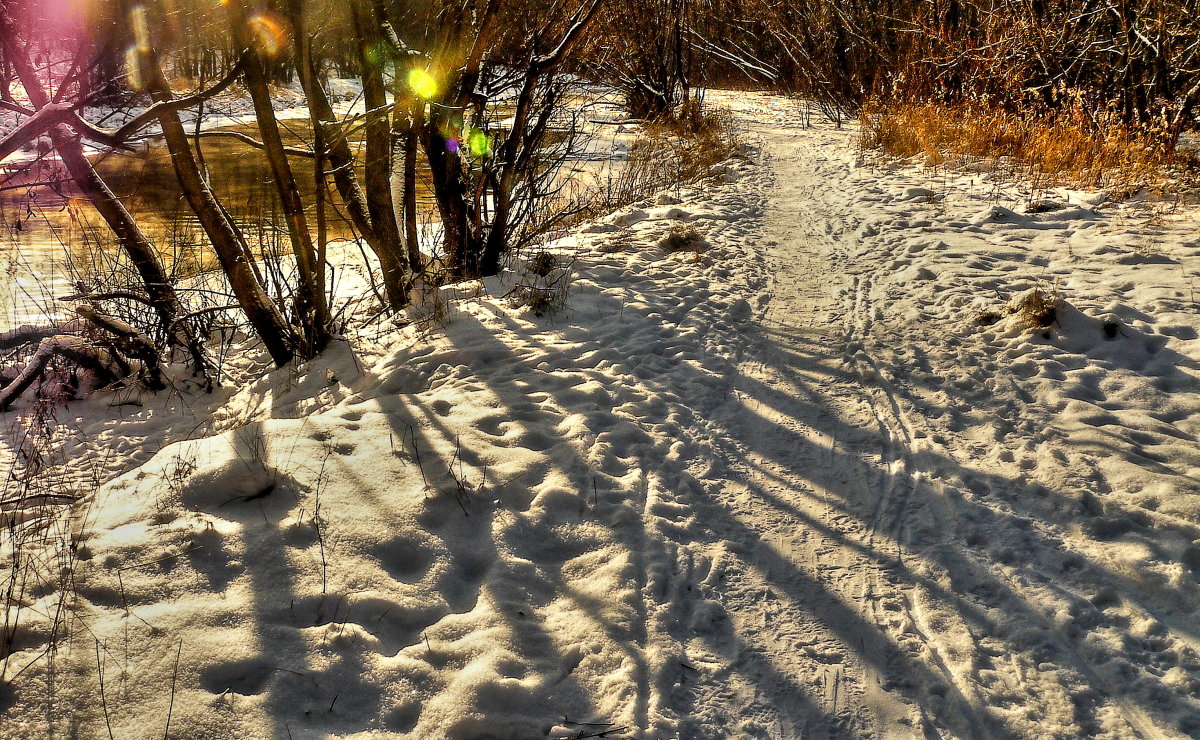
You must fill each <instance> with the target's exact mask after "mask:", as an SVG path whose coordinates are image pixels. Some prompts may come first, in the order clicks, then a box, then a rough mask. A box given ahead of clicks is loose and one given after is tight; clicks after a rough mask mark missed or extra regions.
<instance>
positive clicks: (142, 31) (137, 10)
mask: <svg viewBox="0 0 1200 740" xmlns="http://www.w3.org/2000/svg"><path fill="white" fill-rule="evenodd" d="M129 21H130V25H131V26H133V45H134V47H136V48H137V49H138V50H139V51H149V50H150V48H151V47H150V22H149V21H148V20H147V19H146V6H145V5H135V6H133V9H132V10H130V11H129Z"/></svg>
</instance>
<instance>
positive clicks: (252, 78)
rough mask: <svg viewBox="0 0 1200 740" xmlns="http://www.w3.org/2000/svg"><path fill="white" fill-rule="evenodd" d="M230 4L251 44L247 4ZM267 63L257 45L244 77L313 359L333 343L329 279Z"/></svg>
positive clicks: (237, 36) (239, 39) (239, 38)
mask: <svg viewBox="0 0 1200 740" xmlns="http://www.w3.org/2000/svg"><path fill="white" fill-rule="evenodd" d="M227 7H228V8H229V14H230V18H231V25H232V26H233V37H234V40H235V42H236V43H237V44H238V45H239V46H240V47H242V48H247V47H249V46H250V44H249V40H248V39H247V38H246V33H245V30H244V29H245V26H246V12H245V8H244V7H243V6H242V5H241V3H240V2H231V3H228V4H227ZM266 64H267V60H266V59H265V58H264V54H263V53H262V52H260V51H258V50H255V49H253V48H251V49H250V51H249V52H248V59H247V60H246V66H245V72H244V76H245V80H246V88H247V90H249V92H250V99H251V101H252V102H253V104H254V114H255V118H256V119H257V121H258V130H259V133H260V134H261V136H262V143H263V149H264V150H265V152H266V155H267V162H268V164H269V165H270V167H271V178H272V179H273V180H274V181H275V188H276V191H277V192H278V193H279V202H280V203H281V205H282V207H283V212H284V216H285V218H286V219H287V229H288V237H289V238H290V240H291V244H292V254H293V255H295V258H296V271H297V272H298V273H299V277H300V286H299V288H298V289H297V290H296V296H295V314H296V315H295V320H296V321H298V322H299V324H300V331H301V335H302V336H303V337H304V346H303V348H302V349H301V354H302V355H304V356H306V357H311V356H313V355H315V354H316V353H318V352H320V351H321V350H323V349H324V348H325V346H326V345H327V344H328V343H329V326H330V319H329V308H328V306H326V305H325V286H324V284H323V282H322V283H318V282H317V272H318V270H317V266H316V254H315V250H314V249H313V243H312V234H311V233H309V230H308V219H307V218H306V217H305V214H304V203H303V201H302V200H301V198H300V189H299V188H298V187H297V186H296V178H295V176H294V175H293V174H292V167H291V164H290V163H289V162H288V158H287V153H286V152H285V151H284V146H283V138H282V137H281V136H280V134H279V122H278V121H277V120H276V119H275V108H274V106H273V105H272V104H271V91H270V90H269V89H268V87H267V69H266Z"/></svg>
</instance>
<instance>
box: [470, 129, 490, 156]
mask: <svg viewBox="0 0 1200 740" xmlns="http://www.w3.org/2000/svg"><path fill="white" fill-rule="evenodd" d="M467 147H468V148H469V149H470V151H471V154H473V155H475V156H476V157H486V156H487V155H489V154H491V153H492V139H491V137H490V136H488V135H487V134H486V133H484V132H483V131H480V130H478V129H476V130H474V131H472V132H471V135H470V136H468V137H467Z"/></svg>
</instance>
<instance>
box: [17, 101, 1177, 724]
mask: <svg viewBox="0 0 1200 740" xmlns="http://www.w3.org/2000/svg"><path fill="white" fill-rule="evenodd" d="M713 98H714V99H715V100H716V102H717V103H718V104H720V105H726V106H728V107H730V108H731V109H733V110H734V112H735V114H736V115H737V116H738V117H739V120H741V121H742V122H743V124H744V125H745V127H746V129H747V131H746V139H747V143H748V145H749V146H748V150H747V152H745V155H746V156H741V157H737V158H735V159H734V160H731V162H730V163H729V164H728V165H726V166H724V167H723V168H722V170H721V171H720V172H718V173H717V174H718V175H719V177H717V178H714V180H713V181H711V182H707V183H705V184H703V185H701V186H687V187H680V188H676V189H672V191H670V192H663V193H660V194H657V195H656V196H654V197H653V198H650V199H648V200H646V201H644V202H641V203H638V204H636V205H634V206H631V207H629V208H626V209H624V210H622V211H620V212H618V213H616V214H612V215H611V216H609V217H606V218H605V219H601V220H600V221H599V222H597V223H595V224H591V225H588V226H586V227H584V228H583V229H581V231H580V233H578V234H576V235H572V236H569V237H567V238H566V239H564V240H563V241H562V242H561V243H560V244H559V245H558V246H559V247H560V248H561V250H562V253H563V254H564V255H570V256H571V257H572V258H573V259H574V260H575V261H574V262H573V263H572V266H571V267H569V268H568V267H564V268H562V270H563V271H565V272H567V273H569V274H571V275H573V283H572V285H571V289H570V292H569V295H568V300H567V306H566V308H565V310H564V311H562V312H561V313H559V314H556V315H553V316H535V315H533V314H532V313H530V312H529V311H528V310H526V309H523V308H519V307H516V306H513V305H512V304H511V302H510V301H508V300H505V299H504V298H503V296H504V295H505V294H506V293H507V292H508V290H509V289H511V287H512V282H511V281H512V279H513V275H511V274H510V275H507V276H505V277H503V278H501V279H496V280H490V281H489V282H488V283H487V284H485V285H476V284H469V285H464V286H458V287H456V288H448V289H447V290H446V294H447V295H452V296H453V300H451V302H450V304H449V308H448V309H447V311H446V313H445V315H444V318H443V319H442V320H441V322H440V323H438V324H437V325H435V326H430V327H426V328H425V329H422V328H420V327H417V326H409V327H407V328H404V329H395V328H388V327H386V326H384V325H382V324H375V325H371V326H368V327H365V328H364V329H362V330H361V331H359V332H358V333H356V334H355V335H353V336H351V337H349V338H348V340H347V341H346V342H338V343H336V344H335V345H334V346H333V347H332V348H331V349H330V350H329V351H328V352H326V353H325V354H324V355H323V356H322V357H321V358H319V359H318V360H316V361H314V362H313V363H312V364H311V365H310V366H309V367H306V368H292V367H289V368H285V369H283V370H277V371H268V370H265V369H262V370H260V371H258V372H255V373H253V376H254V377H253V379H252V380H250V381H248V382H247V383H246V384H245V385H243V386H239V387H230V388H228V389H225V391H224V392H223V393H224V395H214V396H203V397H200V396H196V395H194V394H191V393H189V392H187V391H183V392H170V393H163V394H158V395H149V394H143V395H141V396H140V397H137V395H136V392H135V391H133V390H130V391H125V392H122V394H120V395H114V394H97V395H96V396H95V398H93V399H92V400H89V401H86V402H79V403H75V404H73V405H72V406H71V407H70V412H69V413H67V412H66V411H64V412H63V413H62V414H60V420H61V422H62V424H63V429H64V430H65V431H66V433H65V434H64V435H63V436H64V439H65V440H66V441H65V443H64V445H65V446H64V448H63V449H62V450H61V455H62V457H61V459H64V460H73V461H78V462H79V463H81V464H78V465H74V466H73V468H75V469H77V470H78V471H79V477H80V480H79V481H76V484H77V488H72V489H71V490H68V488H69V486H67V481H66V479H65V478H64V480H63V481H57V480H51V481H50V484H52V487H53V490H54V492H56V493H59V494H62V493H66V494H69V496H70V497H74V498H76V499H77V500H78V506H76V507H75V508H74V510H73V511H74V512H75V514H74V516H75V519H74V520H73V521H72V526H71V529H70V534H69V536H67V535H63V536H61V537H58V538H57V539H55V538H49V539H48V541H47V543H46V544H45V545H44V547H45V548H46V550H47V554H45V555H44V556H43V557H40V558H37V559H34V560H32V561H31V560H30V559H29V558H28V557H25V556H23V558H22V559H21V560H20V561H19V562H20V563H29V562H34V563H44V564H46V566H45V569H44V572H43V573H40V574H39V573H38V572H36V571H37V569H36V568H33V567H31V566H26V568H25V570H24V571H22V573H23V574H25V575H22V578H26V577H28V580H27V581H24V582H23V583H24V584H25V585H23V586H22V588H23V589H25V593H27V594H28V597H27V598H26V599H25V601H23V602H22V611H21V620H20V622H19V627H18V628H17V629H16V631H15V634H14V636H13V644H14V645H16V646H17V647H16V652H15V653H14V657H13V659H12V660H10V661H9V664H8V667H7V673H6V676H11V675H13V674H16V673H18V672H19V673H21V680H20V682H18V683H16V684H14V685H13V688H12V689H11V690H9V689H7V688H6V689H5V690H4V691H0V712H2V713H4V715H5V721H4V724H3V725H0V737H3V738H4V739H5V740H9V738H14V739H15V738H31V739H32V738H44V737H57V736H69V735H72V734H73V735H78V736H85V737H107V736H108V735H109V731H110V728H111V733H112V735H113V736H114V737H122V738H152V737H163V735H164V722H165V720H166V717H167V715H168V713H170V716H171V725H170V732H169V733H167V734H168V735H169V736H170V737H178V738H189V739H192V738H214V739H215V738H220V739H222V740H225V739H227V738H246V739H247V740H266V739H267V738H280V737H291V738H296V739H297V740H299V739H300V738H328V737H338V738H375V737H389V738H390V737H401V738H410V739H411V740H431V739H436V738H454V739H455V740H457V739H461V740H479V739H481V738H506V739H508V740H512V739H514V738H516V739H519V740H526V739H527V738H528V739H530V740H532V739H534V738H545V737H550V738H556V739H558V740H562V739H564V738H570V737H587V736H589V735H590V736H597V735H598V734H599V733H603V734H604V736H605V737H611V738H635V739H636V740H666V739H668V738H681V739H688V740H693V739H694V740H702V739H703V740H707V739H710V738H711V739H712V740H717V739H724V738H756V739H761V740H767V739H770V740H793V739H799V738H947V739H948V738H959V739H962V740H975V739H976V738H985V739H986V738H992V739H994V740H1001V739H1002V738H1024V739H1027V740H1028V739H1033V738H1038V739H1040V738H1064V739H1065V738H1077V737H1107V738H1127V737H1141V738H1147V739H1153V738H1174V737H1189V736H1190V737H1200V702H1198V701H1197V696H1200V655H1198V652H1200V617H1198V615H1200V582H1198V574H1200V444H1198V442H1197V440H1198V437H1200V383H1198V382H1197V374H1198V372H1197V370H1198V368H1200V364H1198V363H1197V358H1198V357H1200V332H1198V331H1197V323H1198V322H1197V319H1196V309H1197V302H1196V295H1197V294H1196V292H1195V291H1194V290H1193V284H1194V282H1195V281H1196V279H1197V278H1198V277H1200V272H1198V268H1200V241H1197V239H1196V236H1195V235H1196V233H1197V226H1198V224H1200V210H1197V209H1194V208H1186V207H1182V208H1178V209H1174V210H1160V211H1157V212H1156V211H1154V210H1147V209H1145V208H1144V207H1142V206H1139V205H1138V204H1137V203H1136V202H1133V203H1128V204H1109V205H1104V206H1102V207H1096V206H1097V204H1098V199H1097V198H1096V197H1095V196H1094V195H1088V194H1081V193H1067V192H1062V193H1057V194H1053V197H1054V198H1055V199H1057V201H1058V202H1056V203H1050V202H1040V203H1037V205H1036V207H1033V208H1029V207H1027V206H1029V205H1030V204H1032V203H1035V199H1032V198H1029V197H1027V196H1025V195H1022V194H1021V193H1020V192H1018V191H1017V190H1016V189H1015V187H1013V186H1005V185H1002V184H1000V185H998V184H995V183H991V182H985V181H984V178H983V176H981V175H978V174H975V175H972V174H970V173H959V174H954V173H951V172H946V171H938V172H929V171H925V170H922V169H920V168H917V167H915V166H909V165H902V164H880V163H872V162H871V161H869V160H868V161H860V155H859V154H858V153H857V152H856V150H855V147H854V136H853V133H852V132H850V131H839V130H836V129H834V128H832V127H830V126H828V125H817V126H815V127H813V128H807V127H805V126H803V125H802V120H801V118H800V116H799V115H798V110H797V107H796V106H795V104H793V103H789V102H787V101H784V100H781V99H778V98H773V97H769V96H761V95H751V94H742V93H738V94H733V93H726V94H716V93H714V94H713ZM1039 195H1040V194H1039ZM678 228H695V229H696V230H697V232H698V233H699V234H700V235H701V236H702V237H703V238H704V240H705V241H706V242H707V248H706V249H705V250H703V251H702V252H697V253H690V252H671V251H669V250H668V249H665V248H663V247H661V246H660V245H661V244H662V243H663V241H662V240H663V238H664V237H665V236H666V235H667V234H669V233H670V232H671V231H672V230H674V229H678ZM353 269H354V268H353V266H348V267H347V270H346V271H344V272H343V279H344V280H346V281H347V283H353V280H354V278H353V276H352V275H350V274H349V273H350V272H352V271H353ZM519 270H520V266H519V265H518V274H517V277H518V279H520V280H529V279H531V278H530V276H529V275H524V276H521V275H520V274H519ZM553 274H559V273H553ZM1034 286H1042V287H1044V288H1046V289H1047V290H1055V291H1057V293H1058V295H1059V296H1060V297H1061V298H1062V299H1063V303H1062V304H1061V305H1060V306H1059V307H1058V310H1057V312H1056V316H1055V320H1054V322H1052V323H1051V324H1050V325H1049V326H1047V327H1044V328H1039V329H1036V330H1035V329H1032V328H1030V327H1027V326H1024V325H1022V323H1021V316H1020V315H1007V314H1005V312H1004V310H1003V309H1004V305H1005V303H1006V302H1007V301H1008V300H1009V298H1010V297H1012V296H1014V295H1017V294H1020V293H1021V292H1022V291H1025V290H1027V289H1029V288H1032V287H1034ZM255 351H256V350H254V349H253V348H252V347H251V348H249V349H247V350H245V352H246V356H245V357H242V358H239V360H238V361H239V362H241V363H243V364H242V365H241V366H240V367H242V369H243V370H245V371H246V372H247V374H251V373H250V368H252V363H253V361H254V354H253V353H254V352H255ZM235 355H236V353H235ZM260 361H261V358H260ZM266 364H267V363H263V367H265V366H266ZM21 418H22V417H19V416H18V417H15V419H14V422H13V423H14V429H16V425H18V424H19V423H20V420H21ZM0 442H3V444H0V458H3V459H2V460H0V462H4V460H7V459H8V458H11V457H14V456H17V455H19V454H21V453H20V450H18V449H17V446H18V442H19V440H18V438H17V436H16V435H15V434H10V435H8V436H6V437H4V438H0ZM5 464H6V465H7V464H8V463H5ZM84 473H86V475H84ZM22 500H23V499H9V498H7V497H6V500H5V501H4V502H3V508H0V513H2V514H4V515H5V516H9V515H10V514H11V515H12V516H13V518H14V521H22V520H23V519H26V518H27V519H29V520H30V521H31V522H33V524H31V525H30V527H29V528H28V531H29V532H32V533H34V534H36V533H37V532H38V531H39V530H38V529H37V527H36V522H37V521H38V518H37V517H38V512H37V511H31V510H27V509H23V508H21V507H22V506H23V504H22V503H21V501H22ZM56 500H62V499H61V498H60V499H56ZM13 501H15V502H16V503H13ZM14 507H16V508H14ZM14 531H15V530H14ZM22 531H25V530H22ZM6 558H8V556H7V555H6V554H5V553H3V552H0V566H2V565H4V564H5V563H8V564H10V565H14V567H13V568H12V570H11V572H14V573H15V572H17V571H16V568H15V563H17V562H18V561H17V560H13V559H11V558H8V559H6ZM61 563H68V564H69V572H70V575H71V578H70V579H67V578H65V577H64V576H62V573H63V572H67V571H64V570H60V568H59V564H61ZM0 572H4V571H3V569H2V568H0ZM38 575H40V576H41V577H42V579H43V580H41V581H40V582H36V583H35V581H36V578H35V576H38ZM68 581H69V583H68ZM64 613H65V614H67V615H68V616H67V617H66V618H65V619H60V617H59V615H60V614H64ZM54 645H57V650H51V649H50V648H51V646H54ZM167 687H171V688H170V690H168V688H167ZM102 689H103V690H105V691H106V692H107V693H106V695H105V696H106V703H102V704H101V705H100V707H97V702H96V701H95V697H96V696H97V695H98V694H100V692H101V690H102ZM10 716H11V718H12V721H11V722H10V721H9V717H10Z"/></svg>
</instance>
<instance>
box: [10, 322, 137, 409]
mask: <svg viewBox="0 0 1200 740" xmlns="http://www.w3.org/2000/svg"><path fill="white" fill-rule="evenodd" d="M55 357H65V358H66V359H68V360H70V361H71V362H74V363H75V364H76V365H79V366H80V367H83V368H86V369H88V370H91V371H92V372H94V373H95V374H96V377H97V378H98V379H99V380H100V383H101V384H102V385H107V384H109V383H113V382H115V381H117V380H119V378H118V376H117V374H116V373H114V372H113V371H112V367H113V366H114V365H115V364H116V361H115V360H114V358H113V356H112V355H111V354H110V353H109V352H108V351H107V350H103V349H100V348H99V347H95V346H93V345H91V344H90V343H88V342H87V341H86V340H84V339H83V338H82V337H76V336H70V335H65V334H59V335H56V336H52V337H48V338H46V339H43V340H42V341H41V343H40V344H39V345H38V349H37V352H34V353H33V357H31V358H29V362H27V363H25V367H24V368H22V370H21V373H20V374H19V375H17V377H16V379H15V380H14V381H13V382H12V383H11V384H9V385H8V386H5V388H4V389H3V390H0V411H8V409H9V407H10V406H12V404H13V402H14V401H16V400H17V399H18V398H19V397H20V396H21V394H22V393H24V392H25V390H26V389H27V388H29V386H31V385H33V382H34V381H35V380H37V379H38V378H39V377H40V376H41V375H42V372H43V371H44V370H45V369H46V365H48V364H49V363H50V360H52V359H54V358H55Z"/></svg>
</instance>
